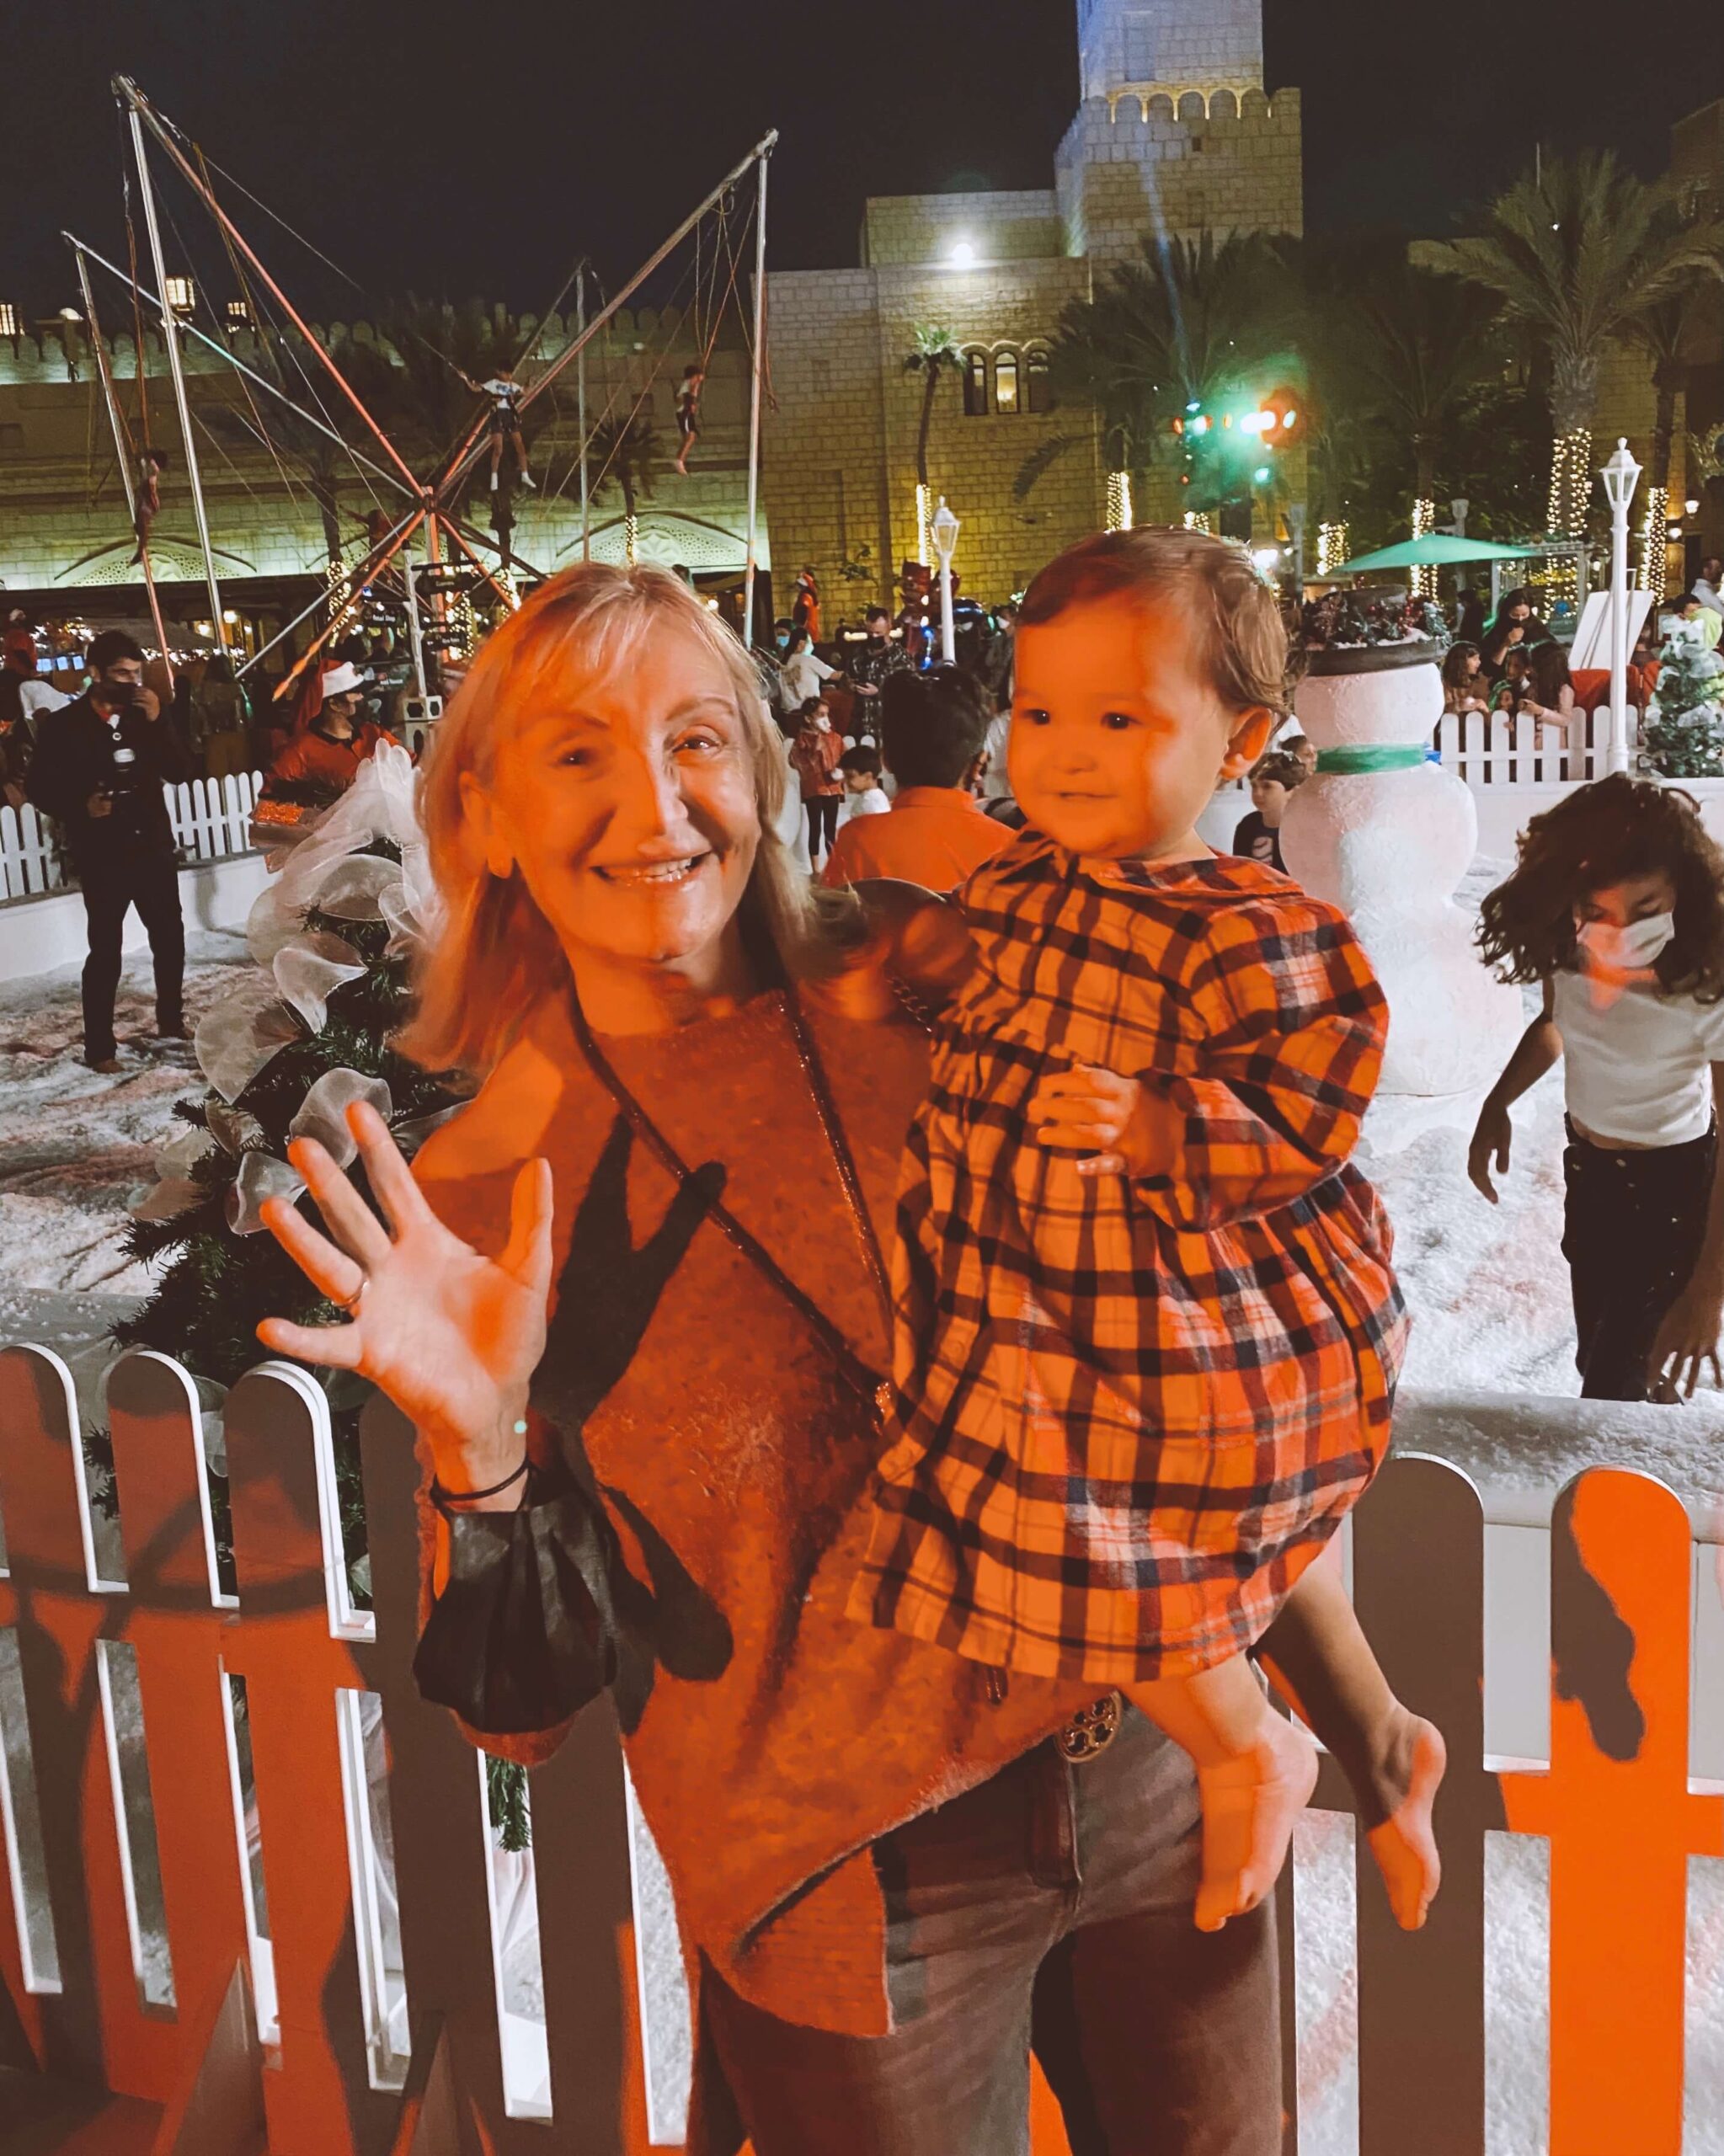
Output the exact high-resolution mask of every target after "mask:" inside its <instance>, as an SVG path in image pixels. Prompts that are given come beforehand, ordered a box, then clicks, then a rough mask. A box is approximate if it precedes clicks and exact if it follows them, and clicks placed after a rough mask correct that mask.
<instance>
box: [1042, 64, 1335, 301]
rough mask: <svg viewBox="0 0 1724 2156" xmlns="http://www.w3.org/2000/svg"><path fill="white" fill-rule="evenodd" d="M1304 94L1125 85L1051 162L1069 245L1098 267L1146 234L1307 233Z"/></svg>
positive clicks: (1085, 118)
mask: <svg viewBox="0 0 1724 2156" xmlns="http://www.w3.org/2000/svg"><path fill="white" fill-rule="evenodd" d="M1303 126H1304V122H1303V115H1302V113H1301V109H1300V93H1299V92H1298V91H1297V90H1278V91H1277V92H1276V93H1275V95H1274V97H1273V99H1271V98H1270V97H1269V96H1268V94H1267V93H1265V92H1264V91H1263V90H1262V88H1250V87H1247V88H1245V89H1244V90H1243V91H1242V92H1241V91H1236V90H1234V89H1233V88H1191V89H1178V88H1169V87H1162V88H1154V89H1146V88H1129V89H1125V88H1122V89H1120V90H1118V92H1116V93H1114V94H1113V96H1111V97H1108V98H1092V99H1089V100H1087V101H1086V103H1085V104H1084V105H1083V106H1082V107H1081V109H1080V110H1079V112H1078V115H1077V117H1076V119H1075V120H1073V122H1072V124H1071V126H1070V129H1069V131H1067V133H1066V136H1065V141H1063V142H1062V143H1061V144H1060V146H1059V153H1058V157H1057V158H1056V162H1055V170H1056V173H1057V175H1058V186H1057V191H1058V194H1059V207H1060V212H1061V215H1062V216H1063V217H1064V219H1065V243H1066V247H1067V248H1068V250H1069V251H1070V253H1073V254H1082V255H1086V256H1087V257H1088V259H1090V260H1091V261H1092V263H1095V264H1107V263H1110V262H1118V261H1124V260H1127V259H1132V258H1134V257H1135V256H1136V254H1137V253H1138V251H1139V249H1140V246H1141V243H1142V240H1143V237H1144V235H1145V233H1146V232H1166V233H1167V234H1169V235H1171V236H1172V237H1193V236H1195V235H1196V234H1197V233H1198V232H1202V231H1203V230H1204V228H1205V227H1208V228H1209V229H1210V230H1212V231H1214V232H1216V233H1217V234H1218V235H1220V234H1222V233H1225V232H1235V231H1253V232H1292V233H1295V234H1296V233H1300V232H1303V231H1304V229H1305V196H1304V177H1303V174H1304V149H1303Z"/></svg>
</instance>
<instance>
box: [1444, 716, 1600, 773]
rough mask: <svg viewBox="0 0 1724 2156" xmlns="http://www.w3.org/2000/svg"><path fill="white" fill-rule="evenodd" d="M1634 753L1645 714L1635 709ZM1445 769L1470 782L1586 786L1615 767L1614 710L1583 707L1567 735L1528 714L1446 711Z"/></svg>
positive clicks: (1573, 719) (1554, 726) (1561, 730)
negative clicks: (1612, 745)
mask: <svg viewBox="0 0 1724 2156" xmlns="http://www.w3.org/2000/svg"><path fill="white" fill-rule="evenodd" d="M1629 719H1630V725H1629V737H1628V738H1629V755H1630V760H1632V759H1633V755H1634V751H1635V744H1636V742H1637V741H1638V739H1639V738H1640V713H1639V712H1630V713H1629ZM1436 749H1437V754H1438V758H1439V760H1441V762H1442V765H1443V768H1444V770H1445V771H1453V772H1454V775H1455V776H1456V777H1457V778H1462V779H1465V781H1466V782H1467V784H1468V785H1469V786H1474V787H1478V786H1581V785H1583V784H1585V782H1587V781H1588V780H1589V779H1594V778H1603V777H1604V774H1605V772H1606V771H1608V770H1609V767H1610V766H1609V758H1610V714H1609V712H1608V711H1607V710H1605V709H1604V707H1602V706H1601V707H1599V710H1597V711H1595V712H1583V711H1577V712H1575V714H1574V716H1573V718H1572V719H1571V720H1570V722H1569V724H1568V729H1567V734H1566V735H1565V734H1564V732H1563V729H1562V728H1561V727H1559V726H1556V725H1552V724H1551V723H1550V722H1549V721H1540V720H1538V719H1535V718H1532V717H1531V716H1530V715H1529V713H1527V712H1515V713H1514V714H1513V716H1511V715H1510V714H1509V713H1508V712H1502V711H1488V712H1486V711H1470V712H1444V714H1443V718H1442V720H1441V722H1440V723H1439V724H1438V728H1437V738H1436Z"/></svg>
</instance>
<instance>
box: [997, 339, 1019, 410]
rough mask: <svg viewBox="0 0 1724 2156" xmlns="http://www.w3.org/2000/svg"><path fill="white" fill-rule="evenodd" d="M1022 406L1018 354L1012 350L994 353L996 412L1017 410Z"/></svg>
mask: <svg viewBox="0 0 1724 2156" xmlns="http://www.w3.org/2000/svg"><path fill="white" fill-rule="evenodd" d="M994 409H995V411H996V412H1016V411H1018V410H1020V409H1021V406H1020V405H1019V403H1018V401H1017V353H1016V352H1014V351H1011V350H1006V351H1001V352H995V355H994Z"/></svg>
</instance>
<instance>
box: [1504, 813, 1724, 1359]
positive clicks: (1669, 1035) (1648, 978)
mask: <svg viewBox="0 0 1724 2156" xmlns="http://www.w3.org/2000/svg"><path fill="white" fill-rule="evenodd" d="M1479 947H1480V949H1481V952H1482V953H1483V954H1484V957H1485V958H1486V961H1487V963H1491V964H1492V965H1494V966H1496V967H1497V969H1498V971H1499V972H1500V974H1502V978H1503V979H1506V980H1511V981H1520V982H1525V983H1529V984H1530V983H1537V984H1538V985H1540V986H1541V987H1542V988H1543V990H1544V1005H1543V1008H1542V1009H1541V1010H1540V1013H1539V1016H1538V1017H1537V1018H1535V1020H1534V1022H1533V1023H1532V1024H1531V1025H1530V1026H1529V1027H1528V1028H1527V1030H1526V1032H1525V1033H1524V1035H1523V1037H1522V1038H1521V1042H1520V1044H1519V1047H1518V1048H1517V1049H1515V1051H1514V1054H1513V1055H1512V1056H1511V1057H1510V1058H1509V1059H1508V1068H1507V1069H1506V1070H1504V1071H1503V1073H1502V1076H1501V1078H1499V1079H1498V1080H1497V1083H1496V1085H1495V1086H1494V1087H1493V1088H1492V1091H1491V1093H1490V1095H1489V1097H1487V1099H1486V1102H1485V1104H1484V1107H1483V1108H1482V1109H1481V1112H1480V1114H1479V1119H1478V1126H1477V1128H1476V1130H1475V1131H1474V1133H1473V1139H1472V1145H1471V1149H1470V1152H1469V1154H1468V1155H1467V1173H1468V1175H1469V1176H1470V1178H1471V1180H1472V1182H1473V1183H1474V1185H1475V1186H1476V1187H1477V1189H1478V1190H1479V1191H1480V1192H1481V1193H1482V1194H1483V1195H1484V1196H1485V1197H1486V1198H1489V1200H1490V1201H1491V1203H1492V1204H1493V1205H1494V1204H1495V1203H1497V1192H1496V1188H1495V1186H1494V1185H1493V1183H1492V1180H1491V1176H1492V1167H1493V1166H1494V1168H1495V1170H1496V1172H1497V1174H1499V1175H1500V1174H1502V1173H1503V1172H1504V1171H1506V1170H1507V1168H1508V1161H1509V1152H1510V1147H1511V1143H1512V1139H1513V1127H1512V1124H1511V1122H1510V1118H1509V1113H1508V1112H1509V1109H1510V1107H1511V1106H1512V1105H1513V1102H1516V1101H1517V1100H1519V1097H1520V1096H1521V1095H1522V1094H1523V1093H1524V1092H1525V1091H1526V1090H1527V1089H1528V1087H1529V1086H1532V1085H1534V1084H1535V1083H1536V1082H1537V1081H1538V1080H1539V1079H1540V1078H1541V1077H1543V1075H1545V1072H1546V1071H1547V1070H1549V1069H1550V1068H1551V1065H1552V1064H1554V1063H1555V1062H1556V1059H1557V1058H1558V1056H1561V1057H1562V1058H1563V1059H1564V1062H1563V1070H1564V1076H1565V1080H1566V1081H1567V1107H1568V1115H1567V1127H1568V1146H1567V1151H1566V1152H1565V1154H1564V1155H1563V1173H1564V1180H1565V1182H1566V1185H1567V1204H1566V1209H1565V1223H1564V1232H1563V1237H1562V1254H1563V1256H1564V1257H1566V1258H1567V1260H1568V1269H1569V1277H1570V1279H1571V1282H1572V1288H1573V1294H1574V1321H1575V1330H1576V1332H1577V1335H1578V1344H1577V1350H1576V1356H1575V1360H1576V1364H1577V1367H1578V1369H1579V1371H1580V1374H1581V1391H1582V1394H1583V1396H1584V1397H1586V1398H1587V1399H1589V1400H1645V1399H1647V1397H1648V1396H1655V1397H1658V1398H1663V1399H1671V1398H1675V1397H1679V1396H1692V1394H1693V1392H1694V1389H1695V1385H1696V1383H1697V1382H1698V1380H1699V1378H1700V1371H1701V1369H1702V1368H1703V1367H1704V1366H1705V1364H1709V1363H1710V1364H1711V1368H1712V1374H1713V1376H1714V1379H1715V1380H1716V1379H1717V1378H1718V1376H1719V1369H1718V1334H1719V1326H1720V1317H1721V1311H1724V1182H1721V1180H1720V1178H1719V1177H1718V1174H1717V1160H1718V1140H1717V1102H1718V1100H1719V1098H1720V1095H1721V1088H1724V853H1721V852H1720V851H1719V849H1718V847H1717V846H1716V845H1715V844H1714V843H1713V841H1711V838H1710V837H1709V836H1708V835H1707V833H1706V830H1705V826H1704V825H1702V823H1701V822H1700V811H1699V809H1698V808H1697V806H1696V805H1695V802H1694V801H1693V799H1692V798H1690V797H1689V795H1688V794H1686V793H1681V792H1676V791H1675V790H1674V789H1673V788H1671V787H1663V786H1658V785H1657V784H1654V783H1653V782H1651V781H1650V780H1646V779H1634V778H1629V777H1627V776H1621V775H1619V776H1615V777H1611V778H1606V779H1600V780H1599V782H1598V783H1597V784H1596V785H1593V786H1586V787H1581V788H1579V789H1578V791H1577V792H1573V793H1571V794H1570V795H1568V796H1567V798H1566V799H1565V800H1563V801H1561V802H1560V803H1558V804H1557V806H1556V808H1554V809H1550V810H1548V811H1547V812H1546V813H1545V814H1544V815H1542V816H1535V817H1534V819H1533V820H1532V822H1531V824H1530V825H1529V826H1528V828H1527V830H1526V833H1525V835H1524V837H1523V838H1522V840H1521V842H1520V849H1519V861H1518V862H1517V864H1516V867H1515V871H1514V873H1513V875H1512V876H1511V877H1510V878H1508V882H1507V883H1503V884H1501V885H1499V886H1498V888H1497V889H1496V890H1494V891H1492V893H1491V894H1490V896H1489V897H1488V898H1487V899H1486V900H1485V903H1484V906H1483V909H1482V914H1481V921H1480V926H1479Z"/></svg>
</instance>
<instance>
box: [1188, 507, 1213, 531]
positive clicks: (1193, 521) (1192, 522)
mask: <svg viewBox="0 0 1724 2156" xmlns="http://www.w3.org/2000/svg"><path fill="white" fill-rule="evenodd" d="M1185 528H1186V530H1187V531H1201V532H1202V533H1204V536H1205V537H1207V538H1213V537H1214V520H1213V519H1212V517H1211V515H1210V514H1209V510H1206V509H1188V510H1187V511H1186V512H1185Z"/></svg>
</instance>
